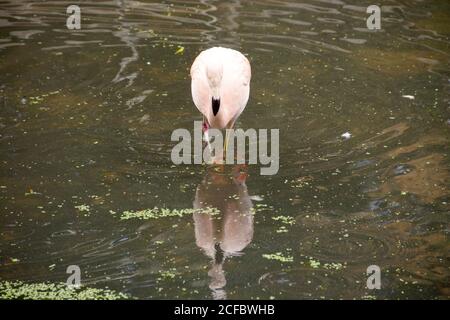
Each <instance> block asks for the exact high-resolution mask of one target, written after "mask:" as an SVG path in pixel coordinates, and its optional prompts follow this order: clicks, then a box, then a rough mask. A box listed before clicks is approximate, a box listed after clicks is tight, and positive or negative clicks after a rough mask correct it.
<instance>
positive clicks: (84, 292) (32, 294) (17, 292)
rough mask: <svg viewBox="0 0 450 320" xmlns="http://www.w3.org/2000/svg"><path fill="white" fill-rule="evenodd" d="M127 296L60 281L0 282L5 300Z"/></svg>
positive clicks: (90, 298)
mask: <svg viewBox="0 0 450 320" xmlns="http://www.w3.org/2000/svg"><path fill="white" fill-rule="evenodd" d="M129 298H130V297H129V296H127V295H126V294H123V293H120V292H115V291H113V290H109V289H97V288H90V287H80V288H76V287H69V286H67V285H66V284H65V283H61V282H59V283H48V282H39V283H24V282H22V281H2V282H0V299H5V300H12V299H24V300H121V299H129Z"/></svg>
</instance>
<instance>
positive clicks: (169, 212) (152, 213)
mask: <svg viewBox="0 0 450 320" xmlns="http://www.w3.org/2000/svg"><path fill="white" fill-rule="evenodd" d="M194 213H202V214H209V215H212V216H213V215H217V214H219V213H220V211H219V210H218V209H216V208H210V207H206V208H201V209H192V208H189V209H167V208H157V207H154V208H153V209H144V210H139V211H124V212H123V213H122V214H121V216H120V219H121V220H128V219H141V220H147V219H160V218H169V217H183V216H185V215H191V214H194Z"/></svg>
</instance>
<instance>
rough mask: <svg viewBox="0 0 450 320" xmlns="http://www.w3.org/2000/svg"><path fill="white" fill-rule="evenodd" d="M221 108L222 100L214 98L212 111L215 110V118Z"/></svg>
mask: <svg viewBox="0 0 450 320" xmlns="http://www.w3.org/2000/svg"><path fill="white" fill-rule="evenodd" d="M219 108H220V99H214V97H213V98H212V109H213V114H214V116H216V114H217V112H219Z"/></svg>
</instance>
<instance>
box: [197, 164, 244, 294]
mask: <svg viewBox="0 0 450 320" xmlns="http://www.w3.org/2000/svg"><path fill="white" fill-rule="evenodd" d="M240 169H241V167H240V166H236V167H234V168H233V170H232V174H231V175H227V174H223V173H219V172H216V171H214V168H212V169H210V170H209V171H208V172H207V173H206V175H205V177H204V179H203V181H202V182H201V183H200V184H199V186H198V187H197V191H196V194H195V201H194V209H200V208H207V207H210V208H211V207H212V208H217V209H219V210H220V214H219V215H214V216H213V215H207V214H202V213H195V214H194V223H195V240H196V244H197V246H198V247H200V248H201V249H202V250H203V252H204V253H205V254H206V255H207V256H208V257H210V258H211V268H210V270H209V272H208V275H209V276H210V278H211V282H210V284H209V287H210V289H211V290H212V294H213V297H214V299H226V291H225V290H224V287H225V285H226V278H225V271H224V269H223V265H224V262H225V260H226V258H227V257H232V256H239V255H241V254H242V250H244V249H245V248H246V247H247V246H248V244H249V243H250V242H251V241H252V239H253V213H252V208H253V204H252V201H251V199H250V196H249V195H248V190H247V186H246V184H245V181H246V178H247V173H246V172H242V171H240Z"/></svg>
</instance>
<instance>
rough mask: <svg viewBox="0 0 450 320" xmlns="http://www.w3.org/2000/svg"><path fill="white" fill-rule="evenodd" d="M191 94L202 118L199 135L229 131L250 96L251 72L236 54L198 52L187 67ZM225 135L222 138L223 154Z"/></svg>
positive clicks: (212, 50) (222, 50)
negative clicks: (223, 138) (208, 132)
mask: <svg viewBox="0 0 450 320" xmlns="http://www.w3.org/2000/svg"><path fill="white" fill-rule="evenodd" d="M191 78H192V81H191V91H192V100H193V101H194V104H195V106H196V107H197V109H198V110H200V112H201V113H202V114H203V131H204V133H205V135H206V136H207V130H208V129H209V128H216V129H232V128H233V127H234V124H235V122H236V120H237V118H238V117H239V115H240V114H241V113H242V111H243V110H244V109H245V106H246V104H247V101H248V97H249V94H250V78H251V68H250V63H249V61H248V59H247V58H246V57H245V56H244V55H243V54H242V53H240V52H239V51H236V50H233V49H229V48H222V47H214V48H210V49H207V50H205V51H202V52H201V53H200V54H199V55H198V56H197V58H196V59H195V61H194V63H193V64H192V66H191ZM227 144H228V135H227V134H226V135H225V147H224V150H225V153H226V148H227Z"/></svg>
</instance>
